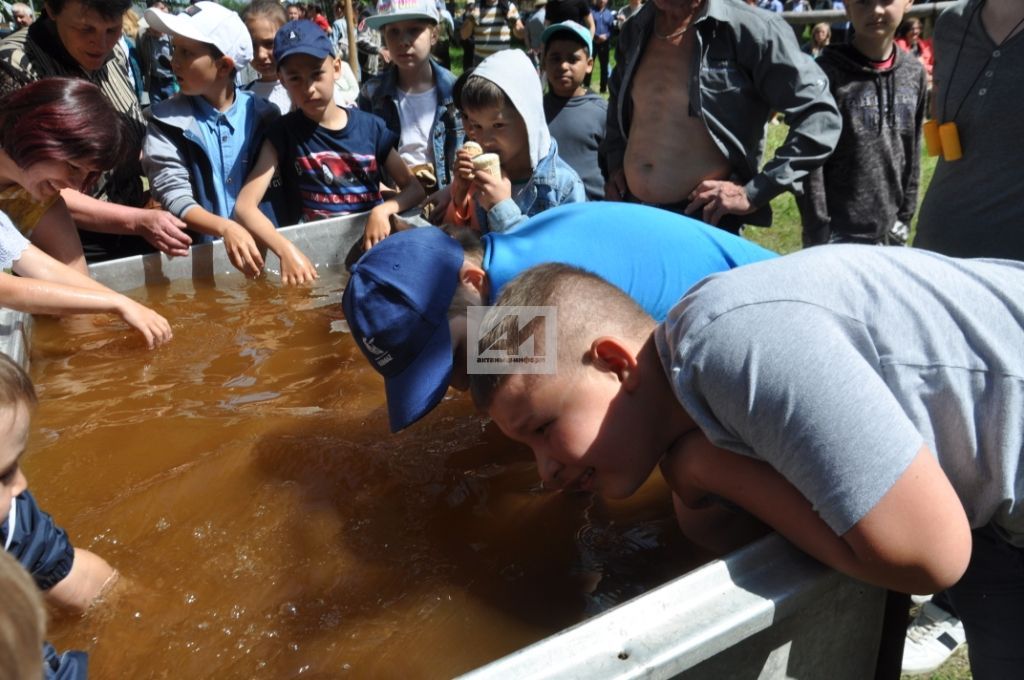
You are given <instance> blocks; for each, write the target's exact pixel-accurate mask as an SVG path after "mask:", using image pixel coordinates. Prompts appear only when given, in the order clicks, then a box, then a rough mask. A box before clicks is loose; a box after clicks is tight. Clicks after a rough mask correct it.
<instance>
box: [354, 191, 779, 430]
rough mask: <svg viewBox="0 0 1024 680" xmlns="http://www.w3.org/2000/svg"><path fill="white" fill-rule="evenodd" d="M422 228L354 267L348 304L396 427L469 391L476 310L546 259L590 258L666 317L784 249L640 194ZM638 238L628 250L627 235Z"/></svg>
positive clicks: (582, 262) (575, 261)
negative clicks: (449, 394) (698, 292)
mask: <svg viewBox="0 0 1024 680" xmlns="http://www.w3.org/2000/svg"><path fill="white" fill-rule="evenodd" d="M452 231H453V234H454V236H455V238H452V237H450V236H448V235H447V234H445V233H444V232H443V231H441V230H440V229H436V228H433V227H423V228H419V229H411V230H408V231H404V232H401V233H399V234H395V235H394V236H391V237H389V238H388V239H386V240H385V241H384V242H383V243H381V244H380V245H378V246H376V247H375V248H373V250H371V251H369V252H368V253H366V254H365V255H363V257H361V258H360V259H359V261H358V262H356V264H355V265H354V266H353V267H352V271H351V276H350V278H349V282H348V285H347V286H346V287H345V292H344V294H343V296H342V306H343V307H344V310H345V318H346V320H347V321H348V325H349V328H350V329H351V331H352V335H353V336H354V337H355V339H356V344H357V345H359V348H360V350H362V352H363V354H364V355H365V356H366V358H367V359H368V360H369V361H370V363H371V364H372V365H373V367H374V368H375V369H376V370H377V371H378V372H379V373H381V374H382V375H383V376H384V384H385V391H386V393H387V401H388V416H389V419H390V424H391V430H392V431H394V432H397V431H398V430H401V429H403V428H405V427H407V426H409V425H411V424H412V423H414V422H415V421H417V420H418V419H420V418H422V417H423V416H424V415H426V414H427V413H428V412H430V410H431V409H433V408H434V407H435V406H436V405H437V404H438V403H439V402H440V401H441V399H442V398H443V397H444V394H445V392H446V391H447V389H448V386H449V385H451V386H452V387H455V388H456V389H463V390H464V389H466V388H467V387H468V385H469V380H468V376H467V374H466V324H467V321H466V309H467V307H468V306H471V305H487V304H493V302H494V300H495V299H496V298H497V296H498V293H500V292H501V289H502V288H503V287H504V286H505V284H506V283H507V282H508V281H510V280H511V279H512V278H514V277H515V276H516V275H517V274H519V273H520V272H522V271H523V270H525V269H527V268H529V267H531V266H533V265H536V264H540V263H543V262H562V263H565V264H572V265H576V266H582V267H585V268H586V269H588V270H590V271H594V272H596V273H599V274H601V275H602V276H604V277H605V278H607V279H608V280H610V281H612V282H613V283H614V284H615V285H617V286H619V287H620V288H622V289H623V290H624V291H626V292H627V293H628V294H629V295H630V296H631V297H632V298H633V299H635V300H636V301H637V302H638V303H639V304H640V305H641V306H642V307H643V308H644V309H645V310H646V311H647V312H648V313H649V314H651V315H652V316H653V317H655V318H657V319H663V318H664V317H665V314H666V313H667V312H668V310H669V309H670V308H671V307H672V305H674V304H675V302H676V301H677V300H678V299H679V298H680V296H682V295H683V293H685V292H686V291H687V290H688V289H689V288H690V286H692V285H693V284H694V283H696V282H697V281H699V280H700V279H702V278H703V277H705V276H707V275H709V274H713V273H716V272H720V271H725V270H728V269H732V268H733V267H738V266H740V265H744V264H747V263H750V262H757V261H760V260H764V259H767V258H771V257H774V256H775V254H774V253H772V252H771V251H768V250H765V249H764V248H761V247H759V246H757V245H755V244H753V243H751V242H750V241H747V240H745V239H742V238H740V237H738V236H734V235H732V234H729V233H727V232H724V231H722V230H720V229H715V228H713V227H710V226H708V225H706V224H703V223H701V222H698V221H696V220H694V219H691V218H687V217H683V216H681V215H676V214H674V213H670V212H667V211H664V210H658V209H656V208H650V207H647V206H642V205H637V204H631V203H573V204H569V205H565V206H560V207H557V208H552V209H551V210H547V211H545V212H543V213H541V214H540V215H537V216H536V217H534V218H531V219H530V220H528V221H527V222H525V223H523V225H522V226H520V227H518V228H516V229H513V230H511V231H508V232H503V233H498V232H491V233H489V234H487V235H486V236H484V237H483V238H481V237H480V236H479V235H478V234H477V233H476V232H474V231H473V230H472V229H469V228H465V227H462V228H459V227H455V228H452ZM624 242H628V243H631V244H633V247H631V248H629V249H623V247H622V244H623V243H624Z"/></svg>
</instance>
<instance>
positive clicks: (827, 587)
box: [0, 215, 906, 680]
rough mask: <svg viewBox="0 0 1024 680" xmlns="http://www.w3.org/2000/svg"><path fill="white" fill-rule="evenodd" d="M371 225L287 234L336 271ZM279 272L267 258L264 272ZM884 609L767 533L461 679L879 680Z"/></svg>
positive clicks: (24, 336) (214, 269)
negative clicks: (783, 679)
mask: <svg viewBox="0 0 1024 680" xmlns="http://www.w3.org/2000/svg"><path fill="white" fill-rule="evenodd" d="M364 221H365V217H364V216H361V215H357V216H351V217H345V218H339V219H333V220H325V221H322V222H317V223H313V224H308V225H300V226H295V227H288V228H285V229H282V230H281V233H283V234H285V235H286V236H287V237H288V238H290V239H291V240H293V241H295V242H296V243H298V244H299V247H300V248H301V249H302V250H303V252H305V253H306V254H308V255H309V256H310V258H311V259H312V260H313V261H314V262H315V263H317V264H319V265H325V264H338V263H341V262H343V261H344V260H345V257H346V255H347V253H348V251H349V249H350V247H351V246H352V245H353V244H354V243H355V242H356V240H357V239H358V238H359V237H360V236H361V234H362V228H363V223H364ZM279 266H280V263H279V262H278V260H277V258H276V257H274V256H273V254H268V257H267V269H268V271H271V272H273V271H278V270H279ZM92 272H93V275H94V276H95V277H96V279H97V280H99V281H102V282H103V283H105V284H106V285H108V286H110V287H111V288H114V289H115V290H120V291H127V290H131V289H134V288H138V287H141V286H144V285H148V284H158V283H165V282H167V281H170V280H175V279H181V278H194V279H202V280H210V279H216V278H217V276H226V275H235V270H234V268H233V267H232V266H231V264H230V262H229V261H228V258H227V255H226V254H225V251H224V248H223V245H221V244H219V243H215V244H207V245H201V246H196V247H195V248H193V249H192V253H191V255H190V256H189V257H186V258H175V259H169V258H167V257H166V256H163V255H158V254H156V255H144V256H138V257H131V258H126V259H123V260H116V261H111V262H105V263H101V264H98V265H94V266H93V267H92ZM30 332H31V317H29V316H28V315H25V314H21V313H18V312H10V311H9V310H0V351H3V352H5V353H6V354H9V355H10V356H12V357H13V358H15V359H16V360H18V361H21V362H22V364H23V365H27V361H28V352H27V349H28V343H29V339H30ZM885 605H886V593H885V591H884V590H881V589H879V588H875V587H871V586H868V585H865V584H863V583H861V582H859V581H855V580H853V579H850V578H847V577H845V576H842V575H840V574H838V573H837V572H835V571H832V570H830V569H828V568H826V567H824V566H822V565H821V564H819V563H818V562H816V561H814V560H813V559H811V558H810V557H807V556H806V555H805V554H803V553H802V552H800V551H798V550H796V549H795V548H793V547H792V546H791V545H790V544H789V543H787V542H786V541H785V540H783V539H782V538H780V537H778V536H776V535H772V536H768V537H766V538H764V539H761V540H759V541H757V542H755V543H753V544H751V545H749V546H747V547H745V548H743V549H741V550H738V551H736V552H734V553H733V554H731V555H729V556H728V557H727V558H725V559H723V560H715V561H713V562H710V563H708V564H707V565H705V566H704V567H701V568H700V569H697V570H694V571H692V572H690V573H688V574H685V575H682V576H680V577H679V578H677V579H675V580H673V581H671V582H669V583H667V584H665V585H663V586H661V587H659V588H657V589H655V590H652V591H650V592H648V593H646V594H644V595H641V596H639V597H636V598H634V599H633V600H630V601H629V602H626V603H624V604H622V605H619V606H617V607H615V608H614V609H611V610H609V611H607V612H605V613H603V614H600V615H598V616H595V617H594V618H592V619H589V620H587V621H584V622H582V623H580V624H578V625H576V626H573V627H571V628H568V629H566V630H564V631H562V632H560V633H558V634H556V635H553V636H551V637H549V638H547V639H544V640H542V641H540V642H537V643H536V644H533V645H530V646H528V647H526V648H524V649H522V650H519V651H517V652H515V653H513V654H510V655H508V656H506V657H504V658H501V659H498V660H496V661H494V662H492V663H490V664H487V665H485V666H483V667H481V668H479V669H476V670H474V671H472V672H470V673H468V674H466V675H465V676H463V677H465V678H467V679H472V680H483V679H486V678H588V679H593V678H687V679H690V678H707V679H713V680H722V679H724V678H739V679H747V678H750V679H753V678H759V679H760V678H772V679H774V678H830V679H831V680H844V679H849V680H863V678H870V677H872V676H874V675H875V673H876V659H877V658H878V656H879V650H880V646H882V642H883V628H884V626H883V619H884V614H885ZM903 611H904V614H905V611H906V610H905V609H904V610H903ZM896 621H897V624H896V625H897V628H898V629H897V630H895V632H894V633H892V636H893V639H894V641H895V643H902V632H903V629H902V626H903V625H905V618H904V619H903V620H902V623H900V622H899V621H900V620H899V617H898V616H897V617H896ZM897 660H898V658H897ZM897 668H898V666H897ZM897 672H898V671H897Z"/></svg>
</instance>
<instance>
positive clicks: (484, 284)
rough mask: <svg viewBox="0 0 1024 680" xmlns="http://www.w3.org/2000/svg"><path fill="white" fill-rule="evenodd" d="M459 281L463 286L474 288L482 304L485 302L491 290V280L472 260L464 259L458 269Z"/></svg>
mask: <svg viewBox="0 0 1024 680" xmlns="http://www.w3.org/2000/svg"><path fill="white" fill-rule="evenodd" d="M459 281H460V282H461V283H462V284H463V285H464V286H469V287H471V288H473V289H474V290H476V292H477V293H478V294H479V295H480V298H481V300H482V302H483V304H486V303H487V296H488V295H489V294H490V292H491V280H490V279H489V278H488V277H487V272H485V271H484V270H483V269H481V268H480V267H478V266H477V265H475V264H473V263H472V262H469V261H464V262H463V263H462V269H460V270H459Z"/></svg>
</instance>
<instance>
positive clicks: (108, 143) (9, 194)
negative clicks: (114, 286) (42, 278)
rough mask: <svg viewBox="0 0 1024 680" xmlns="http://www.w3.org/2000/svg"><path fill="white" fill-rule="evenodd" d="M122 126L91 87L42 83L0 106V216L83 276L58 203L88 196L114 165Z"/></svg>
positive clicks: (70, 225)
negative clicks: (68, 193)
mask: <svg viewBox="0 0 1024 680" xmlns="http://www.w3.org/2000/svg"><path fill="white" fill-rule="evenodd" d="M124 126H125V124H124V121H123V119H122V117H121V116H118V115H117V114H116V113H115V112H114V109H113V107H112V106H111V105H110V104H109V102H108V101H107V99H106V97H104V96H103V93H102V92H101V91H100V89H99V88H97V87H96V86H95V85H92V84H91V83H89V82H87V81H84V80H80V79H77V78H44V79H42V80H37V81H35V82H34V83H31V84H30V85H28V86H26V87H24V88H22V89H20V90H16V91H14V92H13V93H11V94H9V95H7V96H6V97H4V98H3V99H0V210H3V211H4V212H6V213H7V215H8V216H9V217H10V218H11V219H12V220H13V221H14V223H15V225H16V226H17V227H18V230H19V231H21V233H22V234H24V235H25V236H26V237H28V238H29V240H31V241H32V243H33V244H35V245H37V246H39V248H41V249H42V250H44V251H45V252H47V253H48V254H50V255H52V256H53V257H55V258H56V259H58V260H60V261H61V262H63V263H64V264H66V265H68V266H70V267H73V268H75V269H77V270H78V271H80V272H82V273H83V274H84V273H86V272H87V269H86V264H85V256H84V255H83V254H82V243H81V241H80V240H79V237H78V231H77V229H76V228H75V224H74V222H72V220H71V216H70V214H69V213H68V209H67V206H66V205H65V204H64V201H63V199H62V198H61V197H60V193H59V192H60V190H61V189H65V188H70V189H74V190H76V191H88V189H89V187H90V186H91V185H92V184H93V183H94V182H95V180H96V177H98V175H99V173H100V172H102V171H104V170H109V169H110V168H112V167H114V166H115V165H116V164H117V162H118V161H119V160H120V156H121V150H122V141H121V140H122V139H123V138H124Z"/></svg>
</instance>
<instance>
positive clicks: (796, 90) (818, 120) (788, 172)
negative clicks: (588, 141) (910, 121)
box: [605, 0, 841, 232]
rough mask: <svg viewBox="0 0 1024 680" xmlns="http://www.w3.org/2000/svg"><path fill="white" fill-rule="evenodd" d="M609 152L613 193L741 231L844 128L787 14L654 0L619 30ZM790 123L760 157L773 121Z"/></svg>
mask: <svg viewBox="0 0 1024 680" xmlns="http://www.w3.org/2000/svg"><path fill="white" fill-rule="evenodd" d="M619 52H620V54H619V57H620V58H619V61H618V63H617V65H616V67H615V71H614V72H613V73H612V79H611V97H610V100H609V106H608V128H607V138H606V140H605V152H606V153H607V159H608V182H607V185H606V187H605V193H606V198H607V199H608V200H616V201H617V200H632V201H637V202H641V203H648V204H652V205H658V206H661V207H664V208H668V209H671V210H675V211H677V212H685V213H686V214H689V215H693V216H694V217H697V218H699V219H703V220H704V221H705V222H708V223H710V224H717V225H719V226H721V227H723V228H726V229H728V230H730V231H734V232H735V231H738V230H739V228H740V226H741V225H743V224H744V223H746V224H755V225H760V226H769V225H770V224H771V210H770V208H769V207H768V202H769V201H770V200H771V199H772V198H774V197H775V196H777V195H778V194H780V193H782V192H783V191H787V190H796V191H799V190H800V182H801V180H802V179H803V178H804V177H805V176H806V174H807V173H808V171H810V170H811V169H812V168H815V167H817V166H819V165H821V164H822V163H824V162H825V159H826V158H828V156H829V155H830V154H831V153H832V150H833V149H834V148H835V145H836V142H837V140H838V138H839V131H840V126H841V122H840V117H839V112H838V110H837V109H836V105H835V102H834V101H833V99H832V96H831V95H830V94H829V91H828V84H827V82H826V79H825V75H824V74H823V73H822V71H821V69H819V68H818V66H817V65H816V64H815V63H814V61H813V60H812V59H811V58H810V57H808V56H807V55H805V54H803V53H802V52H801V51H800V48H799V46H798V45H797V43H796V40H795V39H794V38H793V31H792V29H790V28H789V26H788V25H787V24H786V23H785V22H784V21H783V20H782V19H781V18H780V17H777V16H773V15H772V14H770V13H768V12H763V11H761V10H757V9H756V8H751V7H749V6H747V5H746V4H744V3H742V2H740V1H739V0H652V2H649V3H647V4H646V5H645V6H644V7H643V8H642V9H641V10H640V11H639V12H638V13H637V14H636V16H634V17H633V19H631V20H630V21H629V22H628V23H627V24H626V25H625V26H623V29H622V34H621V35H620V37H619ZM772 111H778V112H781V113H783V114H785V116H786V122H787V123H788V124H789V125H790V130H789V135H788V136H787V137H786V140H785V142H784V143H783V145H782V146H781V147H779V149H778V151H777V152H776V155H775V158H773V159H772V160H771V161H770V162H769V163H768V164H766V165H765V166H764V168H763V169H761V168H760V161H761V151H762V148H763V145H764V124H765V123H766V122H767V121H768V118H769V116H770V115H771V112H772Z"/></svg>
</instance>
